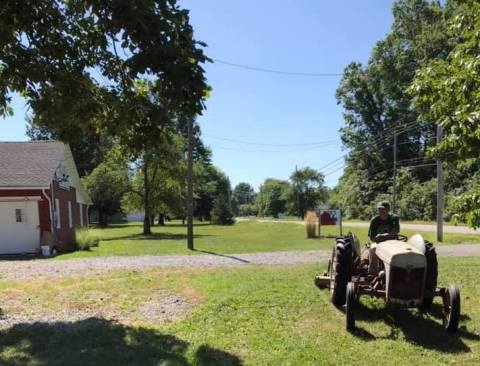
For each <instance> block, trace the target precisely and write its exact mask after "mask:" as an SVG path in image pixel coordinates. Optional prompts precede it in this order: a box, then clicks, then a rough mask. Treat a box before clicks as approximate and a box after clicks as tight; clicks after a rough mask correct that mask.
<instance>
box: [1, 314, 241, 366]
mask: <svg viewBox="0 0 480 366" xmlns="http://www.w3.org/2000/svg"><path fill="white" fill-rule="evenodd" d="M188 348H189V343H188V342H186V341H184V340H182V339H179V338H177V337H175V336H172V335H169V334H163V333H161V332H159V331H157V330H153V329H147V328H138V327H129V326H124V325H120V324H118V323H114V322H111V321H107V320H104V319H101V318H90V319H86V320H81V321H77V322H56V323H34V324H31V323H24V324H17V325H15V326H13V327H12V328H9V329H5V330H2V331H0V352H1V354H0V364H1V365H6V366H18V365H25V364H39V365H69V366H75V365H102V366H109V365H112V366H113V365H142V366H149V365H152V366H153V365H160V364H161V365H164V364H165V365H184V366H188V365H201V366H207V365H213V366H215V365H234V366H240V365H242V364H243V363H242V361H241V360H240V359H239V358H238V357H237V356H235V355H233V354H231V353H228V352H225V351H222V350H219V349H215V348H211V347H209V346H208V345H201V346H200V347H198V349H197V350H196V351H195V353H194V355H193V357H192V358H193V360H189V358H188V357H187V354H186V353H187V350H188Z"/></svg>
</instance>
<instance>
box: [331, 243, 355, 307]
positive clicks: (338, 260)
mask: <svg viewBox="0 0 480 366" xmlns="http://www.w3.org/2000/svg"><path fill="white" fill-rule="evenodd" d="M352 263H353V256H352V243H351V242H350V240H349V238H346V237H339V238H337V241H336V243H335V248H334V249H333V253H332V264H331V268H330V289H331V292H332V303H333V304H334V305H335V306H337V307H342V306H343V305H345V296H346V291H347V284H348V282H349V281H350V279H351V278H352Z"/></svg>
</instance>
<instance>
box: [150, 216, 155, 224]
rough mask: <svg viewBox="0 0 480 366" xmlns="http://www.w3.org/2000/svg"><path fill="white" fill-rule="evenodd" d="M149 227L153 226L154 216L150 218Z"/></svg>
mask: <svg viewBox="0 0 480 366" xmlns="http://www.w3.org/2000/svg"><path fill="white" fill-rule="evenodd" d="M150 226H155V215H151V216H150Z"/></svg>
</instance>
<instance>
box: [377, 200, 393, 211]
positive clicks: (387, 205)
mask: <svg viewBox="0 0 480 366" xmlns="http://www.w3.org/2000/svg"><path fill="white" fill-rule="evenodd" d="M377 208H384V209H386V210H390V203H388V202H387V201H382V202H380V203H379V204H378V205H377Z"/></svg>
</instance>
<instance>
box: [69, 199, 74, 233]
mask: <svg viewBox="0 0 480 366" xmlns="http://www.w3.org/2000/svg"><path fill="white" fill-rule="evenodd" d="M68 227H69V228H72V227H73V222H72V202H70V201H68Z"/></svg>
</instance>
